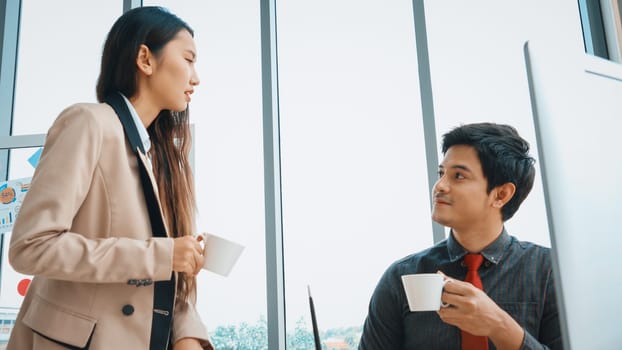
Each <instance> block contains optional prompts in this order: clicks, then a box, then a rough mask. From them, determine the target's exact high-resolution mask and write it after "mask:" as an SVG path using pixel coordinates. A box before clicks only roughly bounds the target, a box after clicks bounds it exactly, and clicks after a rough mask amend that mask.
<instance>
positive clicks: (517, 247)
mask: <svg viewBox="0 0 622 350" xmlns="http://www.w3.org/2000/svg"><path fill="white" fill-rule="evenodd" d="M466 253H467V251H466V250H465V249H464V248H462V246H460V244H459V243H458V242H457V241H456V240H455V239H454V237H453V234H450V235H449V238H448V239H446V240H444V241H442V242H440V243H438V244H437V245H435V246H433V247H431V248H429V249H427V250H424V251H422V252H419V253H416V254H413V255H410V256H407V257H405V258H403V259H401V260H398V261H396V262H395V263H393V264H392V265H391V266H390V267H389V268H388V269H387V271H385V273H384V275H383V276H382V278H381V279H380V282H378V285H377V286H376V290H375V291H374V294H373V295H372V298H371V301H370V303H369V312H368V315H367V319H366V320H365V326H364V328H363V335H362V336H361V342H360V345H359V349H360V350H392V349H396V350H397V349H409V350H410V349H454V350H455V349H460V329H459V328H457V327H455V326H452V325H448V324H446V323H444V322H443V321H442V320H441V319H440V317H439V316H438V314H437V313H436V312H435V311H428V312H410V310H409V309H408V302H407V300H406V294H405V293H404V288H403V287H402V282H401V279H400V276H401V275H406V274H412V273H434V272H437V271H438V270H441V271H443V273H445V274H446V275H447V276H450V277H453V278H455V279H460V280H463V279H464V277H465V275H466V271H467V269H466V267H465V265H464V262H463V260H464V255H465V254H466ZM482 255H483V256H484V258H485V260H484V263H483V264H482V267H480V269H479V274H480V277H481V279H482V283H483V285H484V292H486V294H487V295H488V296H489V297H490V298H491V299H492V300H494V301H495V302H496V303H497V305H499V306H500V307H501V308H502V309H503V310H505V311H506V312H507V313H508V314H510V316H512V317H513V318H514V319H515V320H516V321H517V322H518V323H519V324H520V325H521V326H522V327H523V329H524V330H525V338H524V340H523V345H522V347H521V349H562V340H561V333H560V327H559V319H558V312H557V305H556V302H555V290H554V283H553V273H552V270H551V258H550V249H549V248H545V247H541V246H538V245H535V244H533V243H529V242H520V241H518V240H517V239H516V238H515V237H512V236H510V235H508V233H507V232H506V231H505V229H504V230H503V232H502V233H501V235H500V236H499V238H497V239H496V240H495V241H494V242H493V243H492V244H490V245H489V246H488V247H486V248H485V249H484V250H483V251H482ZM489 347H490V349H495V347H494V345H493V344H492V342H490V341H489Z"/></svg>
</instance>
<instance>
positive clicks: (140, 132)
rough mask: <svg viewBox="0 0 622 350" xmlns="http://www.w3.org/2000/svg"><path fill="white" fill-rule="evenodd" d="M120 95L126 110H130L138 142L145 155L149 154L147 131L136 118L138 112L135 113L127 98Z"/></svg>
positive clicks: (149, 145) (138, 118)
mask: <svg viewBox="0 0 622 350" xmlns="http://www.w3.org/2000/svg"><path fill="white" fill-rule="evenodd" d="M120 95H121V96H123V100H125V103H126V104H127V108H128V109H129V110H130V114H131V115H132V120H133V121H134V124H135V125H136V130H138V135H139V136H140V140H141V141H142V142H143V148H144V149H145V153H146V154H149V150H150V149H151V139H150V138H149V133H148V132H147V129H146V128H145V125H144V124H143V122H142V120H140V117H139V116H138V112H136V109H135V108H134V106H133V105H132V104H131V103H130V100H128V99H127V97H125V95H123V94H121V93H120Z"/></svg>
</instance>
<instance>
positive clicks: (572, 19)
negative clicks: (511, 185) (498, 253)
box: [426, 0, 583, 246]
mask: <svg viewBox="0 0 622 350" xmlns="http://www.w3.org/2000/svg"><path fill="white" fill-rule="evenodd" d="M426 18H427V20H426V22H427V34H428V44H429V50H430V65H431V76H432V87H433V93H434V101H435V104H434V109H435V115H436V128H437V132H438V135H437V137H438V140H439V142H440V136H441V135H442V134H444V133H445V132H447V131H449V130H450V129H451V128H453V127H455V126H458V125H460V124H466V123H472V122H481V121H491V122H497V123H506V124H510V125H513V126H514V127H516V128H517V130H518V132H519V133H520V134H521V135H522V136H523V137H524V138H525V139H526V140H527V141H529V143H530V145H531V155H532V156H533V157H535V158H536V160H537V155H538V153H537V144H536V137H535V131H534V126H533V119H532V114H531V105H530V102H529V90H528V86H527V74H526V71H525V63H524V62H525V59H524V57H523V51H522V50H523V44H524V43H525V41H527V40H550V41H551V42H553V41H554V45H560V46H564V45H565V46H568V45H569V46H574V47H576V48H579V49H580V48H582V45H583V41H582V37H581V23H580V21H579V17H578V10H577V7H576V4H573V3H570V2H568V3H563V4H562V3H561V2H553V3H547V4H544V3H543V2H541V1H533V0H531V1H521V2H520V3H503V4H501V3H496V2H485V4H484V3H483V2H481V3H476V5H474V4H473V3H469V4H466V3H453V4H452V6H451V7H447V6H445V5H441V4H440V3H439V2H433V1H429V2H426ZM551 18H556V20H555V25H554V26H552V25H551V21H550V20H551ZM450 27H451V28H459V30H448V28H450ZM491 28H495V29H494V30H491ZM439 150H440V147H439ZM439 159H442V158H441V157H440V156H439ZM506 227H507V228H508V231H509V232H510V234H512V235H515V236H516V237H518V238H519V239H521V240H527V241H532V242H535V243H539V244H542V245H545V246H550V238H549V234H548V224H547V221H546V210H545V207H544V196H543V190H542V182H541V178H540V169H539V165H538V163H537V162H536V180H535V184H534V188H533V190H532V192H531V193H530V194H529V196H528V197H527V199H526V200H525V202H524V203H523V204H522V205H521V207H520V209H519V211H518V212H517V213H516V215H515V216H514V217H513V218H512V219H511V220H509V221H508V222H507V224H506Z"/></svg>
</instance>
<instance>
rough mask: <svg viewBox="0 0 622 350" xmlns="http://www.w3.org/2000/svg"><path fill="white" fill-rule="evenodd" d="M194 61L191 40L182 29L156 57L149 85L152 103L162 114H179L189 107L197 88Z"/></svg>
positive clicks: (197, 80)
mask: <svg viewBox="0 0 622 350" xmlns="http://www.w3.org/2000/svg"><path fill="white" fill-rule="evenodd" d="M196 58H197V55H196V46H195V44H194V39H193V38H192V35H190V33H189V32H188V31H187V30H185V29H184V30H181V31H180V32H179V33H177V35H176V36H175V38H173V40H171V41H169V42H168V43H167V44H166V45H165V46H164V47H163V48H162V51H160V52H159V53H158V55H157V59H156V61H155V65H154V67H153V74H152V75H151V76H150V79H149V85H150V89H151V91H152V92H153V98H154V103H156V104H158V105H159V107H160V109H161V110H164V109H168V110H171V111H176V112H181V111H183V110H185V109H186V108H187V107H188V103H189V102H190V95H192V93H193V92H194V87H195V86H196V85H198V84H199V77H198V75H197V72H196V70H195V67H194V64H195V62H196Z"/></svg>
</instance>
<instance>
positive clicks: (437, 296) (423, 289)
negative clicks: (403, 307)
mask: <svg viewBox="0 0 622 350" xmlns="http://www.w3.org/2000/svg"><path fill="white" fill-rule="evenodd" d="M447 281H448V280H445V279H444V276H443V275H441V274H438V273H417V274H410V275H402V284H403V285H404V291H405V292H406V299H408V308H409V309H410V311H438V310H440V308H441V306H442V307H447V306H449V305H448V304H444V303H442V302H441V294H442V293H443V286H444V285H445V283H447Z"/></svg>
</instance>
